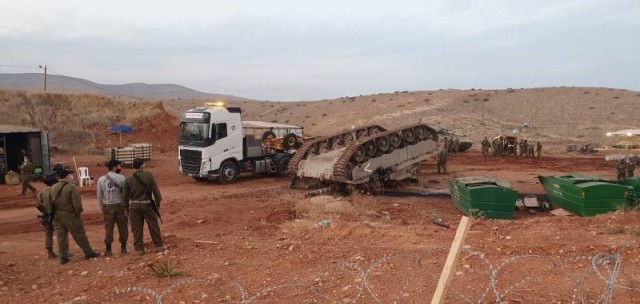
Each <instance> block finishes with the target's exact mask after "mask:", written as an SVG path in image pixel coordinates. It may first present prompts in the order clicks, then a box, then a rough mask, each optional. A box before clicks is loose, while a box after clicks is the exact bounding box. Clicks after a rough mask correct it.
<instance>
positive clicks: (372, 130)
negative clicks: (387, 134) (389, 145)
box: [369, 127, 380, 136]
mask: <svg viewBox="0 0 640 304" xmlns="http://www.w3.org/2000/svg"><path fill="white" fill-rule="evenodd" d="M378 133H380V130H379V129H378V127H371V128H369V136H373V135H376V134H378Z"/></svg>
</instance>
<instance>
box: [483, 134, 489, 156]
mask: <svg viewBox="0 0 640 304" xmlns="http://www.w3.org/2000/svg"><path fill="white" fill-rule="evenodd" d="M489 147H491V143H490V142H489V139H487V138H486V137H485V138H484V140H482V155H487V154H489Z"/></svg>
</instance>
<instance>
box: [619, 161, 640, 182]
mask: <svg viewBox="0 0 640 304" xmlns="http://www.w3.org/2000/svg"><path fill="white" fill-rule="evenodd" d="M635 170H636V166H635V164H634V163H633V162H632V161H631V160H630V159H629V158H626V157H625V158H623V159H621V160H619V161H618V164H616V179H617V180H623V179H625V178H630V177H633V171H635Z"/></svg>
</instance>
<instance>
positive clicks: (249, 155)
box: [178, 103, 302, 183]
mask: <svg viewBox="0 0 640 304" xmlns="http://www.w3.org/2000/svg"><path fill="white" fill-rule="evenodd" d="M205 105H206V106H205V107H197V108H193V109H190V110H188V111H186V112H185V113H183V115H182V117H181V119H180V133H179V134H180V135H179V156H178V157H179V161H180V165H179V167H180V168H179V170H180V173H181V174H182V175H187V176H191V177H193V178H194V179H196V180H199V181H205V180H209V179H214V178H217V179H218V180H219V181H220V182H221V183H231V182H233V181H234V180H235V179H236V178H237V176H238V175H239V174H240V172H249V173H275V174H279V175H287V174H288V161H289V159H290V157H291V155H292V154H293V153H295V148H296V147H297V146H299V145H300V143H301V142H300V138H301V136H302V128H301V127H298V126H292V125H284V124H273V123H266V122H257V121H242V118H241V112H242V111H241V109H240V108H239V107H225V106H224V104H222V103H207V104H205ZM285 139H286V142H285V141H284V140H285ZM274 143H275V144H274ZM278 143H281V144H278ZM282 143H284V144H282Z"/></svg>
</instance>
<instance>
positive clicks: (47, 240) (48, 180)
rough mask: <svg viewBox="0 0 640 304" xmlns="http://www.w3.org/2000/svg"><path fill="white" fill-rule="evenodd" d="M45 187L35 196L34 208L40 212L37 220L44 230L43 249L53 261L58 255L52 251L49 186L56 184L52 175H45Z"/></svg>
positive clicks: (51, 210) (51, 209)
mask: <svg viewBox="0 0 640 304" xmlns="http://www.w3.org/2000/svg"><path fill="white" fill-rule="evenodd" d="M43 182H44V184H45V185H46V187H44V188H43V189H41V190H40V191H38V194H37V196H36V208H37V209H38V211H40V215H39V216H38V218H39V219H40V223H41V224H42V228H43V229H44V247H45V248H46V249H47V254H48V255H49V258H50V259H55V258H57V257H58V255H57V254H56V253H55V252H54V251H53V223H52V222H51V213H52V212H53V208H52V205H51V186H53V185H55V183H57V182H58V180H57V179H56V177H55V176H54V175H47V176H46V177H45V178H44V180H43Z"/></svg>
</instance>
